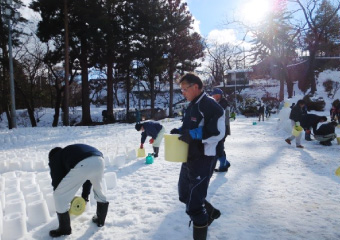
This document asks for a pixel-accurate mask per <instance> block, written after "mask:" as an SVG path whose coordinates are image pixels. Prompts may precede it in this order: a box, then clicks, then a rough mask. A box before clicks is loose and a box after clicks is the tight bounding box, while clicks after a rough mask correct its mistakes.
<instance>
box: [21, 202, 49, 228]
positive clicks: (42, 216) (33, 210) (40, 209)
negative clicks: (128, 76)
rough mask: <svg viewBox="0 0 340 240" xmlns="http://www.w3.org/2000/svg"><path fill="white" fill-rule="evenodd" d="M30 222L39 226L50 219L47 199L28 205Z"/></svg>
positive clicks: (33, 225)
mask: <svg viewBox="0 0 340 240" xmlns="http://www.w3.org/2000/svg"><path fill="white" fill-rule="evenodd" d="M27 216H28V224H29V225H30V226H32V227H37V226H39V225H41V224H43V223H46V222H48V221H49V218H50V215H49V211H48V207H47V204H46V202H45V200H38V201H34V202H32V203H29V204H28V205H27Z"/></svg>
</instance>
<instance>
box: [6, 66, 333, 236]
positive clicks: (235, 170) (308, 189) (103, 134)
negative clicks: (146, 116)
mask: <svg viewBox="0 0 340 240" xmlns="http://www.w3.org/2000/svg"><path fill="white" fill-rule="evenodd" d="M328 78H332V79H333V80H337V79H340V74H339V72H328V73H327V72H325V73H322V74H320V76H319V82H318V90H319V91H318V97H320V96H321V97H324V99H325V101H326V108H325V111H324V112H312V113H315V114H318V115H326V116H327V117H328V118H329V109H330V103H331V102H332V101H333V100H332V99H328V98H327V95H326V94H325V93H324V92H323V91H322V85H321V84H322V82H323V81H324V80H326V79H328ZM275 91H276V92H277V89H276V90H275ZM296 93H297V94H296V96H295V97H294V98H293V99H291V100H290V102H296V101H297V100H298V99H301V98H302V95H300V94H299V92H298V90H296ZM254 94H257V96H258V97H261V94H263V93H262V92H255V93H254ZM339 97H340V93H338V94H337V96H336V97H335V99H336V98H339ZM101 110H102V109H100V108H95V109H91V115H92V116H95V117H98V118H100V117H101ZM288 112H289V109H283V110H282V111H281V114H279V115H272V116H271V117H270V118H269V119H266V121H265V122H257V124H256V125H254V124H253V123H254V122H256V121H257V118H244V117H242V116H237V118H236V121H233V122H232V123H231V136H229V137H228V138H227V139H226V143H225V146H226V152H227V157H228V160H229V161H230V162H231V168H230V169H229V172H228V173H218V174H216V173H215V174H214V175H213V177H212V179H211V184H210V188H209V192H208V197H207V199H208V200H209V201H210V202H211V203H212V204H213V205H214V206H216V207H217V208H219V209H220V210H221V212H222V215H221V217H220V218H219V219H218V220H216V221H214V223H213V224H212V225H211V226H210V227H209V231H208V239H209V240H229V239H230V240H239V239H242V240H248V239H249V240H253V239H268V240H272V239H280V240H281V239H293V240H294V239H315V240H320V239H340V233H339V226H340V218H339V212H340V204H339V203H340V191H339V189H340V178H339V177H337V176H336V175H335V170H336V169H337V168H338V167H339V166H340V161H339V160H340V151H339V150H340V145H337V142H336V140H334V141H333V145H332V146H330V147H326V146H322V145H320V144H319V143H318V142H316V141H312V142H306V141H304V140H302V145H304V146H305V148H304V149H297V148H295V142H293V144H292V145H288V144H287V143H286V142H285V141H284V139H285V138H287V137H288V136H289V135H290V129H289V127H287V121H288V120H287V117H288V116H287V113H288ZM43 113H44V114H45V115H44V116H43V117H42V118H41V121H40V123H39V124H38V126H39V127H37V128H30V127H22V125H21V127H19V128H17V129H13V130H8V129H7V128H6V127H5V125H6V124H4V123H3V125H0V156H1V158H0V173H1V175H0V234H1V235H0V236H1V237H0V239H2V240H7V239H19V238H21V239H50V237H49V235H48V233H49V231H50V230H51V229H55V228H57V226H58V222H57V216H56V214H55V211H54V205H53V198H52V187H51V179H50V176H49V169H48V165H47V162H48V159H47V155H48V152H49V150H50V149H51V148H53V147H56V146H61V147H64V146H66V145H68V144H72V143H86V144H90V145H93V146H95V147H97V148H98V149H99V150H101V151H102V152H103V153H104V156H105V162H106V167H105V181H106V186H107V187H106V188H107V189H106V194H107V198H108V200H109V201H110V206H109V212H108V216H107V220H106V224H105V226H104V227H102V228H98V227H96V226H95V225H94V224H93V223H92V221H91V218H92V216H93V215H94V214H95V211H96V202H95V200H94V198H93V196H92V194H91V200H90V203H89V204H88V205H87V208H86V211H85V212H84V213H83V214H82V215H80V216H77V217H75V216H72V218H71V225H72V235H70V236H67V237H61V238H60V239H96V240H102V239H116V240H179V239H192V227H191V228H189V227H188V223H189V218H188V216H187V215H186V214H185V206H184V205H183V204H182V203H180V202H179V200H178V194H177V181H178V175H179V171H180V164H179V163H173V162H167V161H165V160H164V146H163V145H162V146H161V148H160V157H159V158H157V159H156V160H155V161H154V163H153V164H150V165H147V164H145V159H144V158H136V156H135V152H134V150H135V149H136V148H137V147H138V146H139V143H140V134H139V133H138V132H137V131H136V130H135V129H134V124H110V125H103V126H95V127H57V128H52V127H50V126H51V119H52V116H53V110H44V112H43ZM283 113H285V114H283ZM160 123H161V124H163V125H164V127H165V128H166V131H167V132H169V131H170V130H171V129H172V128H174V127H179V126H180V125H181V121H180V120H179V119H164V120H161V121H160ZM288 125H289V124H288ZM28 126H29V125H28ZM336 133H337V134H338V136H340V128H337V129H336ZM145 146H146V150H147V152H151V151H152V147H151V145H149V144H145ZM79 193H80V192H79ZM79 193H78V195H79Z"/></svg>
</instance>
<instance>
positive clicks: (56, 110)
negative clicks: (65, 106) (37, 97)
mask: <svg viewBox="0 0 340 240" xmlns="http://www.w3.org/2000/svg"><path fill="white" fill-rule="evenodd" d="M56 91H57V94H56V95H57V96H56V100H55V105H54V116H53V123H52V127H57V126H58V122H59V121H58V120H59V114H60V104H61V90H60V89H59V88H58V87H56Z"/></svg>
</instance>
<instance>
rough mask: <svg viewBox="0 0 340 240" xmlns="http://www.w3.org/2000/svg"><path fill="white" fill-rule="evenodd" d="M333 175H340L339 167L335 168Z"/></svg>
mask: <svg viewBox="0 0 340 240" xmlns="http://www.w3.org/2000/svg"><path fill="white" fill-rule="evenodd" d="M335 175H336V176H338V177H340V167H338V168H337V169H336V170H335Z"/></svg>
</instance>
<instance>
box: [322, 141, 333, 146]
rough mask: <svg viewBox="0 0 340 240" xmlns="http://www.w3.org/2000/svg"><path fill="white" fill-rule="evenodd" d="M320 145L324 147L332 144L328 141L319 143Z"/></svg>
mask: <svg viewBox="0 0 340 240" xmlns="http://www.w3.org/2000/svg"><path fill="white" fill-rule="evenodd" d="M320 144H321V145H324V146H332V143H331V142H330V141H324V142H320Z"/></svg>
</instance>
